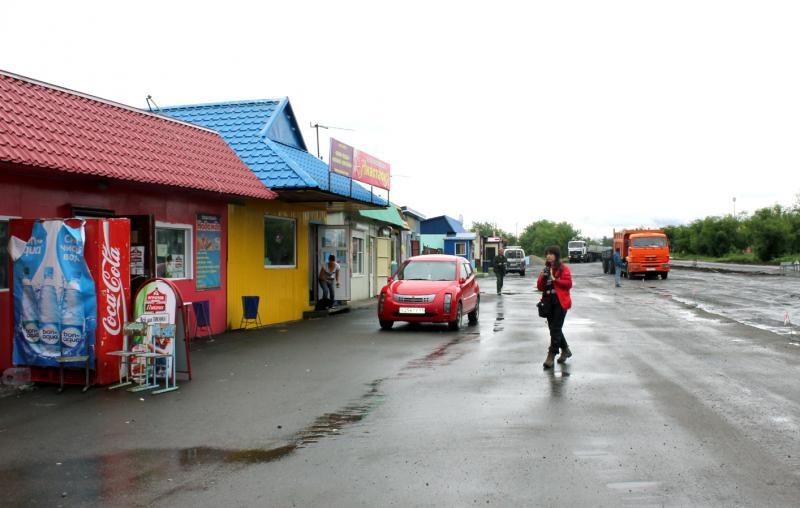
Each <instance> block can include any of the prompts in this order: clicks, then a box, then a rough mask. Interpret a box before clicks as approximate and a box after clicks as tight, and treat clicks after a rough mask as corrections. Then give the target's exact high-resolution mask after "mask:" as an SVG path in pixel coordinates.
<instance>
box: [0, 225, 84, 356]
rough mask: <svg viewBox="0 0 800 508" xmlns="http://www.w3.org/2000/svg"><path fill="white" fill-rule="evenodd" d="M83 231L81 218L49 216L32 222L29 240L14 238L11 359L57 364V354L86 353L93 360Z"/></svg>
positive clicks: (77, 354)
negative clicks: (69, 220) (73, 223)
mask: <svg viewBox="0 0 800 508" xmlns="http://www.w3.org/2000/svg"><path fill="white" fill-rule="evenodd" d="M85 237H86V236H85V231H84V226H83V224H81V225H80V226H78V227H71V226H69V225H67V224H66V223H64V221H60V220H48V221H40V222H36V223H35V224H34V226H33V233H32V235H31V237H30V239H29V240H28V241H27V242H24V241H22V240H20V239H19V238H13V239H12V244H11V255H12V259H14V357H13V361H14V364H15V365H36V366H43V367H56V366H58V362H57V361H56V358H58V357H72V356H84V355H87V354H88V355H90V362H94V358H93V354H94V351H93V349H94V348H92V347H90V346H92V345H93V341H94V337H95V327H96V324H97V316H96V314H97V309H96V296H95V283H94V280H93V279H92V275H91V273H90V271H89V268H88V266H87V264H86V260H85V259H84V245H85Z"/></svg>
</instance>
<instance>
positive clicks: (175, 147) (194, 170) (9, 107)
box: [0, 71, 276, 199]
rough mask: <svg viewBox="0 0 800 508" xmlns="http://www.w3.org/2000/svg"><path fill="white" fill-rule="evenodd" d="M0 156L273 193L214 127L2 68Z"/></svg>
mask: <svg viewBox="0 0 800 508" xmlns="http://www.w3.org/2000/svg"><path fill="white" fill-rule="evenodd" d="M0 161H7V162H14V163H18V164H23V165H27V166H39V167H45V168H51V169H54V170H59V171H63V172H69V173H76V174H83V175H94V176H98V177H104V178H113V179H119V180H128V181H135V182H143V183H149V184H161V185H170V186H176V187H184V188H189V189H197V190H204V191H211V192H219V193H222V194H227V195H236V196H247V197H253V198H261V199H274V198H275V197H276V194H275V193H274V192H272V191H271V190H269V189H268V188H267V187H266V186H265V185H264V184H263V183H261V181H260V180H259V179H258V177H256V176H255V174H253V173H252V172H251V171H250V169H249V168H248V167H247V166H246V165H245V164H244V162H242V161H241V159H239V157H238V156H237V155H236V154H235V153H234V152H233V150H232V149H231V148H230V147H229V146H228V144H227V143H225V141H224V140H223V139H222V138H221V137H220V136H219V134H217V133H216V132H215V131H212V130H209V129H204V128H201V127H197V126H194V125H191V124H187V123H183V122H179V121H176V120H173V119H170V118H166V117H162V116H160V115H156V114H153V113H148V112H146V111H141V110H137V109H135V108H132V107H129V106H124V105H122V104H116V103H113V102H110V101H105V100H103V99H98V98H95V97H91V96H87V95H83V94H79V93H76V92H72V91H69V90H64V89H60V88H57V87H54V86H52V85H47V84H44V83H40V82H37V81H33V80H29V79H27V78H23V77H21V76H16V75H13V74H8V73H5V72H2V71H0Z"/></svg>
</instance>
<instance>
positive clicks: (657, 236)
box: [614, 229, 670, 279]
mask: <svg viewBox="0 0 800 508" xmlns="http://www.w3.org/2000/svg"><path fill="white" fill-rule="evenodd" d="M614 248H615V249H620V254H621V255H622V259H623V261H624V263H625V267H624V268H623V275H625V276H626V277H628V278H629V279H631V278H633V277H634V276H642V277H647V276H648V275H651V274H652V275H658V276H660V277H661V278H662V279H666V278H667V275H668V274H669V270H670V266H669V241H668V240H667V235H666V234H665V233H664V231H663V230H661V229H630V230H628V229H625V230H622V231H616V232H614Z"/></svg>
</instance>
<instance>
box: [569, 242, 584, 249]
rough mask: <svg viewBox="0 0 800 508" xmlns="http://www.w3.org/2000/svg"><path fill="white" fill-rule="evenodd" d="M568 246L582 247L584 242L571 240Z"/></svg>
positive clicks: (571, 247)
mask: <svg viewBox="0 0 800 508" xmlns="http://www.w3.org/2000/svg"><path fill="white" fill-rule="evenodd" d="M568 247H569V248H570V249H580V248H581V247H583V242H569V244H568Z"/></svg>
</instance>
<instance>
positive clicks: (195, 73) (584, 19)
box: [0, 0, 800, 237]
mask: <svg viewBox="0 0 800 508" xmlns="http://www.w3.org/2000/svg"><path fill="white" fill-rule="evenodd" d="M0 19H2V31H0V40H2V44H1V45H0V69H3V70H6V71H10V72H14V73H17V74H21V75H24V76H27V77H31V78H35V79H38V80H41V81H45V82H48V83H53V84H56V85H59V86H63V87H66V88H71V89H73V90H78V91H81V92H84V93H88V94H91V95H95V96H98V97H102V98H105V99H109V100H113V101H117V102H121V103H124V104H128V105H131V106H135V107H141V108H145V107H146V102H145V98H146V96H147V95H152V97H153V99H154V100H155V102H156V103H157V104H158V105H159V106H162V107H163V106H169V105H178V104H194V103H205V102H222V101H232V100H245V99H262V98H276V97H284V96H288V97H289V99H290V100H291V103H292V107H293V108H294V111H295V114H296V116H297V118H298V121H299V123H300V127H301V129H302V133H303V136H304V138H305V141H306V144H307V146H308V149H309V151H310V152H312V153H316V135H315V130H314V129H312V128H311V127H310V124H311V123H319V124H322V125H328V126H332V127H341V128H345V129H350V130H336V129H329V130H320V145H321V152H322V154H323V157H324V160H325V161H327V159H328V157H327V150H328V138H329V137H335V138H336V139H338V140H340V141H342V142H345V143H347V144H350V145H353V146H355V147H356V148H359V149H361V150H363V151H366V152H369V153H370V154H371V155H374V156H376V157H378V158H380V159H382V160H384V161H386V162H388V163H390V164H391V170H392V175H393V177H392V192H391V199H392V201H393V202H395V203H397V204H400V205H407V206H409V207H411V208H413V209H415V210H418V211H420V212H422V213H424V214H426V215H428V216H436V215H441V214H447V215H450V216H453V217H459V216H462V217H463V219H464V222H465V224H466V225H467V226H468V225H469V224H470V223H471V222H473V221H480V222H486V221H488V222H494V223H496V224H497V225H498V226H499V227H501V228H503V229H505V230H507V231H509V232H511V233H514V232H517V231H518V232H520V233H521V232H522V230H523V228H524V227H525V225H527V224H529V223H531V222H533V221H537V220H541V219H548V220H554V221H567V222H570V223H572V224H573V225H574V226H575V227H576V228H578V229H580V230H581V231H582V232H583V234H585V235H589V236H592V237H601V236H604V235H605V236H610V235H611V231H612V230H613V229H614V228H616V229H620V228H624V227H636V226H661V225H665V224H679V223H685V222H689V221H692V220H694V219H697V218H701V217H705V216H709V215H724V214H730V213H733V210H734V198H736V201H735V207H736V212H737V213H738V212H742V211H749V212H752V211H753V210H755V209H758V208H761V207H765V206H771V205H773V204H776V203H780V204H783V205H792V204H794V203H795V201H796V199H797V198H796V196H797V194H798V193H799V192H800V178H798V175H800V172H798V167H800V143H798V140H800V66H798V65H797V51H798V48H800V30H797V26H800V2H794V1H787V2H780V1H762V2H750V1H748V2H743V1H736V0H726V1H702V0H692V1H680V0H676V1H671V2H644V1H607V2H597V1H570V2H552V1H547V2H539V1H531V2H504V1H495V2H471V1H458V2H447V1H438V2H434V1H430V0H428V1H426V2H417V1H414V0H410V1H404V2H378V1H371V2H350V1H344V0H341V1H336V2H331V1H323V2H307V1H302V0H291V1H283V2H273V1H268V0H267V1H261V2H239V1H236V0H227V1H226V2H197V1H195V2H165V1H161V2H151V1H137V2H107V1H106V2H80V1H72V2H49V1H40V2H30V1H27V0H26V1H16V0H11V1H4V2H3V4H2V6H0Z"/></svg>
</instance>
